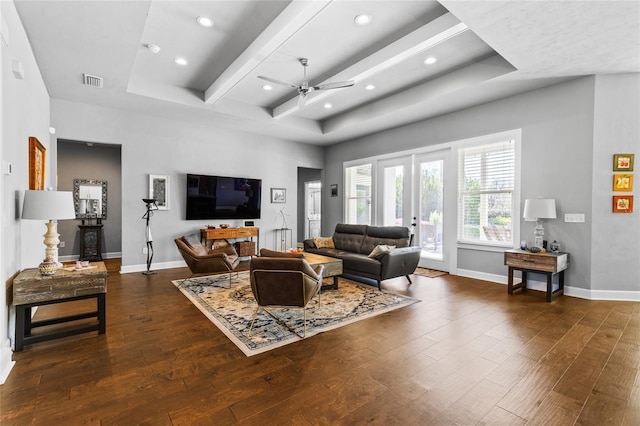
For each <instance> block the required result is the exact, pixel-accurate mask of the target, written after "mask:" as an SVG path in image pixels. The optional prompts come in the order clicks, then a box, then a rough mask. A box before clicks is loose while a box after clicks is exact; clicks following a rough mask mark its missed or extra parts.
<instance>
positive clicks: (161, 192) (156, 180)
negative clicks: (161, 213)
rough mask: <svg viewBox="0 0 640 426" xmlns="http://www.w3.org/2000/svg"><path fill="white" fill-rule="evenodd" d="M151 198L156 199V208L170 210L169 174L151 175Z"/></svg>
mask: <svg viewBox="0 0 640 426" xmlns="http://www.w3.org/2000/svg"><path fill="white" fill-rule="evenodd" d="M149 198H152V199H154V200H156V206H158V208H157V209H156V210H169V176H167V175H149Z"/></svg>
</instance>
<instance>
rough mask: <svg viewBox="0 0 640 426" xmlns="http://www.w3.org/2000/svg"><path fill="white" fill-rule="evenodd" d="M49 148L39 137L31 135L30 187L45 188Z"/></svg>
mask: <svg viewBox="0 0 640 426" xmlns="http://www.w3.org/2000/svg"><path fill="white" fill-rule="evenodd" d="M46 160H47V149H46V148H45V147H44V146H43V145H42V144H41V143H40V141H39V140H38V138H36V137H34V136H30V137H29V189H35V190H44V173H45V165H46Z"/></svg>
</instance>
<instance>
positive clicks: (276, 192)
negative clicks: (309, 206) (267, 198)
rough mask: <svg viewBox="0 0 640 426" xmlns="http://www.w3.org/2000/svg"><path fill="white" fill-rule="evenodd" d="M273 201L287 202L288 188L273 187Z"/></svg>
mask: <svg viewBox="0 0 640 426" xmlns="http://www.w3.org/2000/svg"><path fill="white" fill-rule="evenodd" d="M271 202H272V203H286V202H287V190H286V189H285V188H271Z"/></svg>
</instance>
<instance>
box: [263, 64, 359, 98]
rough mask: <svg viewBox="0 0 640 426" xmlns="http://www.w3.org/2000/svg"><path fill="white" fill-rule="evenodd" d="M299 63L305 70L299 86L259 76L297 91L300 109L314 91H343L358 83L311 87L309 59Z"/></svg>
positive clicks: (348, 82)
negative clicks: (308, 75)
mask: <svg viewBox="0 0 640 426" xmlns="http://www.w3.org/2000/svg"><path fill="white" fill-rule="evenodd" d="M298 62H300V65H302V68H303V76H302V83H300V84H299V85H296V84H291V83H287V82H284V81H280V80H276V79H274V78H271V77H265V76H263V75H259V76H258V78H260V79H262V80H265V81H269V82H271V83H275V84H279V85H280V86H285V87H291V88H292V89H296V90H297V91H298V95H299V98H298V108H302V107H303V106H304V105H305V101H306V98H307V95H308V94H309V93H311V92H313V91H314V90H331V89H342V88H344V87H351V86H353V85H354V84H356V82H355V81H353V80H347V81H337V82H335V83H327V84H321V85H318V86H309V82H308V81H307V67H308V66H309V59H308V58H300V59H298ZM263 87H264V86H263Z"/></svg>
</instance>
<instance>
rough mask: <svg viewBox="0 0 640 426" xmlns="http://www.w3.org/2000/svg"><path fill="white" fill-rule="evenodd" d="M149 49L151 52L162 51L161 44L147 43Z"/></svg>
mask: <svg viewBox="0 0 640 426" xmlns="http://www.w3.org/2000/svg"><path fill="white" fill-rule="evenodd" d="M147 49H149V51H150V52H151V53H158V52H159V51H160V46H157V45H155V44H147Z"/></svg>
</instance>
